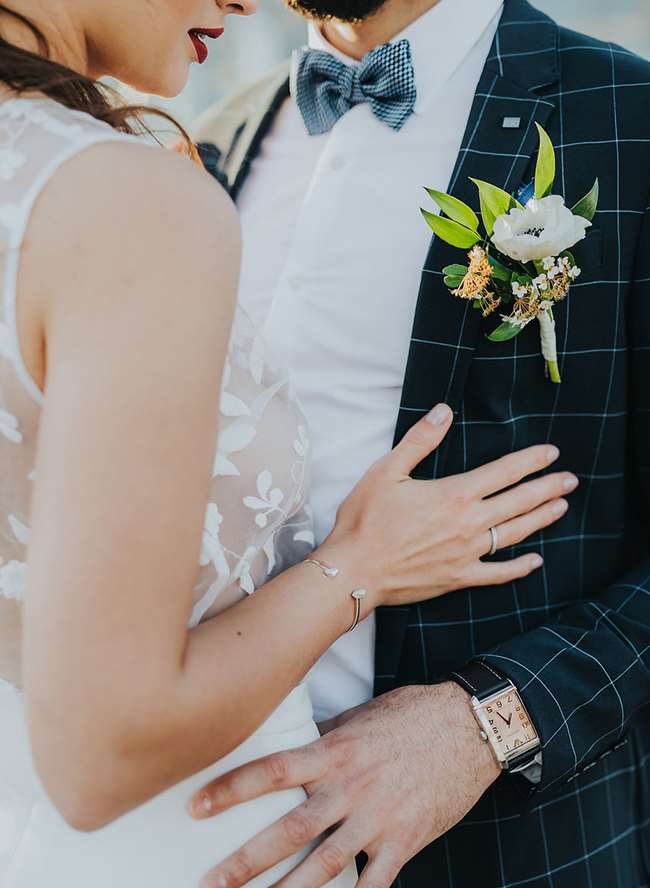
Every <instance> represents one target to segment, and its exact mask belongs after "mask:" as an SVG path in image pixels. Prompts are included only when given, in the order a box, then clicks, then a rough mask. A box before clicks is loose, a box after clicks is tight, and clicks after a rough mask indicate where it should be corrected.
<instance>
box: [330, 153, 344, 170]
mask: <svg viewBox="0 0 650 888" xmlns="http://www.w3.org/2000/svg"><path fill="white" fill-rule="evenodd" d="M344 166H345V158H344V157H341V155H340V154H339V155H337V156H336V157H333V158H332V160H331V161H330V168H331V169H333V170H342V169H343V167H344Z"/></svg>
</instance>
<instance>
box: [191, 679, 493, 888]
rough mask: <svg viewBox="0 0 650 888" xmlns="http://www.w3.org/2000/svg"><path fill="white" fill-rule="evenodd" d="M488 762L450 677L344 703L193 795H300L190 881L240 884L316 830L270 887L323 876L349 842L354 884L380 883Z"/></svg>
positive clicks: (205, 810) (453, 814)
mask: <svg viewBox="0 0 650 888" xmlns="http://www.w3.org/2000/svg"><path fill="white" fill-rule="evenodd" d="M500 773H501V772H500V769H499V767H498V765H497V764H496V762H495V760H494V757H493V755H492V753H491V751H490V748H489V747H488V745H487V744H486V743H484V742H483V741H482V740H481V739H480V736H479V729H478V727H477V724H476V721H475V720H474V717H473V715H472V712H471V709H470V705H469V696H468V695H467V694H466V693H465V691H463V690H462V689H461V688H460V687H459V686H457V685H455V684H453V683H451V682H449V683H446V684H441V685H435V686H433V687H419V686H413V687H406V688H400V689H398V690H396V691H392V692H390V693H389V694H385V695H384V696H383V697H379V698H377V699H376V700H373V701H371V702H370V703H368V704H367V705H365V706H360V707H358V708H356V709H354V710H351V711H350V712H349V713H345V714H344V715H343V716H341V717H340V718H339V719H338V720H337V721H336V727H334V728H333V730H331V731H330V733H328V734H326V735H325V736H324V737H322V738H321V739H320V740H317V741H316V742H315V743H312V744H311V745H309V746H305V747H302V748H300V749H295V750H290V751H287V752H281V753H276V754H274V755H271V756H268V757H267V758H264V759H260V760H259V761H256V762H251V763H250V764H248V765H244V766H243V767H241V768H238V769H237V770H236V771H232V772H231V773H230V774H226V775H224V776H223V777H220V778H219V779H217V780H215V781H214V782H213V783H211V784H209V785H208V786H207V787H206V788H205V789H204V790H202V791H201V792H200V793H199V794H198V795H197V796H196V798H195V799H194V802H193V806H192V811H193V813H194V815H195V816H197V817H200V818H205V817H210V816H213V815H215V814H219V813H220V812H221V811H224V810H225V809H227V808H230V807H232V806H233V805H237V804H239V803H241V802H244V801H248V800H250V799H254V798H257V797H258V796H261V795H264V794H265V793H269V792H273V791H277V790H282V789H289V788H292V787H297V786H304V788H305V791H306V792H307V796H308V799H307V801H306V802H304V803H303V804H302V805H300V806H299V807H298V808H296V809H295V810H294V811H292V812H291V813H290V814H287V815H286V816H285V817H284V818H282V819H281V820H279V821H278V822H277V823H275V824H273V826H271V827H269V828H268V829H266V830H265V831H264V832H262V833H260V834H259V835H257V836H256V837H255V838H253V839H251V840H250V841H249V842H248V843H247V844H246V845H244V846H243V848H241V849H240V850H239V851H238V852H237V853H236V854H233V855H232V856H231V857H229V858H227V859H226V860H224V861H223V863H221V864H220V865H219V866H218V867H216V869H214V870H212V872H211V873H209V874H208V875H207V876H206V878H205V880H204V882H202V888H236V886H240V885H245V884H246V883H247V882H248V881H250V880H251V879H252V878H254V877H255V876H257V875H258V874H259V873H262V872H264V871H265V870H267V869H269V868H270V867H272V866H274V865H275V864H276V863H279V862H280V861H281V860H284V859H285V858H287V857H289V856H290V855H292V854H294V853H295V852H297V851H300V850H301V849H302V848H304V847H305V846H307V845H309V844H310V843H311V842H312V841H313V840H314V839H315V838H317V837H318V836H321V835H323V834H324V833H326V832H328V831H331V832H330V834H329V835H328V837H327V838H325V839H324V841H323V842H322V844H320V845H319V846H318V847H317V848H316V849H315V850H314V851H312V853H311V854H310V855H309V856H308V857H307V858H306V859H305V860H304V861H303V862H302V863H301V864H300V865H299V866H297V867H296V868H295V869H294V870H293V871H292V872H290V873H289V874H288V875H287V876H285V877H284V878H283V879H281V880H280V881H279V882H278V883H277V886H278V888H280V886H281V888H317V886H320V885H325V884H327V882H329V881H330V880H331V879H333V878H335V876H337V875H338V874H339V873H341V872H342V871H343V870H344V869H345V867H346V866H348V865H349V864H350V863H352V862H353V861H354V859H355V857H356V855H357V854H358V853H359V852H360V851H365V852H366V853H367V855H368V858H369V862H368V865H367V867H366V869H365V870H364V872H363V875H362V876H361V878H360V880H359V883H358V888H389V886H390V885H392V883H393V881H394V880H395V879H396V877H397V874H398V873H399V871H400V869H401V868H402V867H403V866H404V864H405V863H407V861H409V860H410V859H411V858H412V857H414V856H415V855H416V854H417V853H418V852H419V851H421V850H422V848H424V847H426V845H428V844H429V843H430V842H432V841H433V840H434V839H436V838H438V837H439V836H441V835H442V834H443V833H445V832H447V830H449V829H450V828H451V827H452V826H454V825H455V824H456V823H458V821H459V820H461V819H462V818H463V817H464V816H465V814H467V812H468V811H469V810H470V809H471V808H473V807H474V805H475V804H476V802H477V801H478V800H479V798H480V797H481V796H482V795H483V793H484V792H485V790H486V789H487V788H488V787H489V786H490V784H491V783H493V782H494V781H495V780H496V779H497V777H498V776H499V774H500Z"/></svg>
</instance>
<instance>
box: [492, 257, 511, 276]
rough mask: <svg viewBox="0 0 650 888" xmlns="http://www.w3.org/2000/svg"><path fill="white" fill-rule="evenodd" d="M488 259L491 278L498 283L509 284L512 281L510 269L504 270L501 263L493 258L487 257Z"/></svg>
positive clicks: (504, 267)
mask: <svg viewBox="0 0 650 888" xmlns="http://www.w3.org/2000/svg"><path fill="white" fill-rule="evenodd" d="M488 258H489V262H490V265H491V266H492V277H493V278H496V279H497V280H498V281H507V282H510V280H511V279H512V272H511V271H510V269H509V268H506V266H505V265H504V264H503V262H499V260H498V259H495V258H494V256H489V257H488Z"/></svg>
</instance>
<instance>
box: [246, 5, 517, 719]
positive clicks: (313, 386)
mask: <svg viewBox="0 0 650 888" xmlns="http://www.w3.org/2000/svg"><path fill="white" fill-rule="evenodd" d="M501 10H502V0H439V2H438V3H437V5H436V6H434V7H433V8H432V9H431V10H429V11H428V12H427V13H426V14H425V15H423V16H422V17H421V18H420V19H418V20H417V21H415V22H414V23H413V24H411V25H410V26H409V27H408V28H407V29H406V30H405V31H404V32H403V33H402V34H400V35H399V36H398V37H396V38H395V40H399V39H404V38H406V39H408V40H409V41H410V43H411V49H412V54H413V64H414V69H415V79H416V87H417V102H416V106H415V111H414V114H413V115H412V117H411V118H409V120H408V121H407V123H406V124H405V126H404V128H403V129H402V130H401V131H399V132H395V131H394V130H392V129H390V128H389V127H388V126H386V125H385V124H383V123H381V122H380V121H378V120H377V119H376V118H375V117H374V116H373V114H372V112H371V110H370V108H369V106H368V105H367V104H362V105H357V106H355V107H354V108H352V109H351V110H350V111H349V112H348V113H347V114H346V115H345V116H344V117H342V118H341V119H340V120H339V121H338V122H337V124H336V125H335V126H334V128H333V129H332V130H331V132H329V133H327V134H325V135H321V136H309V135H308V134H307V131H306V129H305V126H304V123H303V121H302V118H301V116H300V112H299V111H298V108H297V107H296V105H295V103H294V102H293V101H292V100H287V101H286V102H285V104H284V105H283V106H282V108H281V109H280V112H279V113H278V115H277V118H276V120H275V122H274V125H273V127H272V129H271V131H270V133H269V135H268V136H267V137H266V139H265V140H264V143H263V145H262V149H261V152H260V154H259V156H258V157H257V159H256V160H255V162H254V164H253V166H252V169H251V173H250V175H249V177H248V180H247V182H246V185H245V186H244V189H243V191H242V194H241V199H240V210H241V216H242V225H243V233H244V257H243V273H242V282H241V301H242V303H243V305H244V307H245V308H246V309H247V310H248V311H249V313H250V314H251V315H252V317H253V320H254V321H256V322H257V323H258V324H259V325H260V326H263V325H266V332H267V336H268V339H269V342H270V345H271V347H272V348H273V349H274V350H275V351H276V353H278V354H279V355H281V356H283V358H284V360H285V362H286V363H288V365H289V369H290V371H291V373H292V376H293V380H294V384H295V386H296V388H297V390H298V394H299V396H300V399H301V401H302V403H303V406H304V408H305V412H306V414H307V418H308V420H309V423H310V426H311V433H312V437H313V479H312V495H311V504H312V507H313V510H314V519H315V529H316V539H317V542H318V543H320V542H321V541H322V540H323V539H324V538H325V537H326V536H327V534H328V533H329V532H330V530H331V528H332V526H333V524H334V520H335V516H336V511H337V508H338V506H339V505H340V503H341V502H342V501H343V500H344V499H345V497H346V496H347V495H348V494H349V493H350V491H351V490H352V488H353V487H354V485H355V484H356V483H357V481H358V480H359V479H360V478H361V476H362V475H363V474H364V473H365V472H366V470H367V469H368V468H369V467H370V465H371V464H372V463H373V462H374V461H375V460H376V459H378V458H379V457H381V456H382V455H384V454H385V453H387V452H388V451H389V450H390V448H391V446H392V442H393V435H394V431H395V421H396V418H397V412H398V408H399V404H400V398H401V391H402V384H403V380H404V373H405V369H406V361H407V356H408V349H409V340H410V335H411V329H412V324H413V316H414V312H415V304H416V300H417V295H418V289H419V283H420V277H421V273H422V267H423V264H424V261H425V258H426V254H427V250H428V248H429V243H430V235H431V233H430V230H429V229H428V227H427V225H426V224H425V223H424V221H423V219H422V217H421V215H420V211H419V207H420V206H425V207H428V208H429V209H433V206H432V205H431V201H430V199H429V198H428V196H427V195H426V193H425V192H424V190H423V188H424V186H429V187H433V188H437V189H440V190H443V191H444V190H446V189H447V187H448V185H449V181H450V178H451V175H452V172H453V169H454V166H455V163H456V159H457V156H458V151H459V148H460V145H461V141H462V138H463V134H464V131H465V126H466V124H467V119H468V116H469V112H470V109H471V105H472V100H473V97H474V93H475V91H476V86H477V83H478V81H479V78H480V75H481V72H482V70H483V67H484V64H485V61H486V59H487V56H488V53H489V50H490V46H491V43H492V40H493V38H494V35H495V32H496V28H497V24H498V20H499V18H500V14H501ZM309 44H310V46H311V47H312V48H317V49H321V50H326V51H328V52H331V53H332V54H333V55H335V56H337V57H338V58H340V59H342V60H344V61H345V62H346V63H348V64H354V62H353V61H351V60H350V59H348V58H346V57H345V56H343V55H342V54H341V53H339V52H337V50H335V49H334V48H333V47H332V46H331V45H330V44H329V43H327V42H326V41H325V39H324V38H323V36H322V35H321V34H320V32H319V31H318V30H317V28H316V27H315V26H313V25H312V26H311V27H310V35H309ZM386 520H387V521H390V520H391V516H390V515H387V516H386ZM359 557H360V558H361V557H363V556H362V554H361V553H360V555H359ZM352 614H353V609H352V603H351V604H350V617H352ZM374 641H375V632H374V618H373V617H371V618H369V619H368V620H366V621H365V622H364V623H362V624H361V625H360V626H359V627H358V628H357V629H356V630H355V631H354V632H353V633H351V634H349V635H345V636H343V638H341V639H340V640H339V641H338V642H337V643H336V644H335V645H334V646H333V647H332V648H331V649H330V650H329V651H328V652H327V653H326V654H325V656H324V657H323V658H322V659H321V660H320V662H319V663H318V664H317V665H316V667H315V668H314V670H313V671H312V673H311V675H310V676H309V686H310V690H311V694H312V699H313V702H314V709H315V714H316V718H317V719H318V720H320V719H323V718H330V717H332V716H334V715H336V714H338V713H340V712H342V711H343V710H345V709H348V708H349V707H351V706H356V705H358V704H359V703H363V702H365V701H367V700H368V699H369V698H370V697H371V696H372V689H373V672H374Z"/></svg>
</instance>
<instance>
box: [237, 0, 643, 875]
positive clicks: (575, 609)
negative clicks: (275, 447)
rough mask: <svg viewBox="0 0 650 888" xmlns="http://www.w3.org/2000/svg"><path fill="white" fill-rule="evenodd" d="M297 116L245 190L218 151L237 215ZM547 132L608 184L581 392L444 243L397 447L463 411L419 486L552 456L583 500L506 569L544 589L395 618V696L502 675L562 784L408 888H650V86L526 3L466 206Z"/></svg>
mask: <svg viewBox="0 0 650 888" xmlns="http://www.w3.org/2000/svg"><path fill="white" fill-rule="evenodd" d="M432 51H433V50H432ZM286 95H287V89H286V85H283V87H282V89H280V91H279V93H277V95H275V96H274V101H272V102H271V103H270V106H269V107H268V108H267V113H266V115H265V116H264V117H263V118H262V119H261V124H260V126H259V127H258V128H257V130H256V132H255V133H254V135H253V137H252V138H251V139H250V144H249V147H248V149H247V151H246V152H244V155H243V157H242V161H241V163H240V164H238V168H237V169H236V170H227V160H228V157H229V156H232V149H233V145H222V146H220V147H221V149H222V151H223V154H222V159H223V161H224V171H225V172H226V174H227V175H228V177H229V180H230V183H231V185H233V186H234V187H233V191H234V193H235V194H236V192H237V191H238V189H239V188H240V187H241V184H242V182H243V181H244V179H245V175H246V173H247V171H248V169H249V167H250V164H251V163H252V162H253V161H254V158H255V154H256V152H257V150H258V148H259V144H260V142H261V140H262V139H263V137H264V135H265V133H266V131H267V129H268V126H269V125H270V123H271V121H272V119H273V115H274V113H275V110H276V109H277V107H278V106H279V104H280V103H281V101H283V100H284V98H285V97H286ZM505 117H520V118H521V127H520V128H519V129H507V128H504V127H503V119H504V118H505ZM535 121H538V122H539V123H540V124H542V125H543V126H544V127H546V128H547V130H548V131H549V133H550V135H551V137H552V139H553V142H554V144H555V145H556V146H557V148H558V161H559V163H558V179H557V182H556V191H558V192H560V193H563V194H565V195H566V198H567V202H568V203H573V202H575V201H576V200H577V199H578V198H580V197H581V196H582V195H583V194H584V193H586V192H587V191H588V190H589V188H590V187H591V185H592V183H593V180H594V178H595V177H596V176H598V177H599V178H600V183H601V198H600V207H599V211H598V214H597V216H596V219H595V223H594V226H593V228H592V229H590V231H589V233H588V236H587V238H586V240H585V241H583V242H582V243H581V244H580V245H579V246H578V247H576V249H575V256H576V259H577V261H578V264H579V265H580V267H581V268H582V272H583V273H582V276H581V278H580V279H579V281H578V282H577V283H576V284H575V285H574V286H573V287H572V290H571V293H570V296H569V298H568V299H567V300H566V301H565V302H564V303H562V304H560V305H559V306H558V308H557V311H556V320H557V331H558V350H559V362H560V369H561V372H562V378H563V380H564V381H563V382H562V384H561V385H559V386H555V385H552V384H551V383H549V382H546V381H545V380H544V379H543V361H542V358H541V356H540V348H539V334H538V331H537V325H535V324H531V325H530V326H529V327H527V328H526V329H525V330H524V331H523V333H522V334H521V335H520V336H519V337H518V338H516V339H514V340H511V341H510V342H507V343H500V344H494V343H491V342H488V341H487V340H486V339H485V335H484V334H485V332H486V329H487V328H486V326H485V322H484V321H483V320H482V318H481V316H480V312H476V311H473V310H472V309H471V307H469V306H468V305H467V303H463V302H461V301H460V300H454V299H452V298H451V297H450V296H449V292H448V290H447V289H446V287H445V286H444V284H443V281H442V274H441V269H442V268H443V266H445V265H446V264H448V263H450V262H454V261H458V255H459V254H458V251H456V250H453V249H452V248H450V247H448V246H447V245H445V244H444V243H442V242H441V241H439V240H436V239H434V240H433V241H432V245H431V249H430V252H429V256H428V259H427V262H426V265H425V268H424V270H423V275H422V283H421V288H420V294H419V300H418V305H417V310H416V316H415V322H414V327H413V334H412V341H411V347H410V354H409V359H408V366H407V370H406V378H405V381H404V389H403V397H402V404H401V408H400V411H399V416H398V418H397V428H396V440H399V438H400V437H401V436H402V435H403V434H404V432H405V431H406V430H407V429H408V428H409V427H410V426H411V425H412V424H413V423H414V422H415V421H416V420H418V419H419V418H420V417H421V416H423V415H424V413H425V412H426V411H428V410H429V409H430V408H431V407H432V405H434V404H435V403H437V402H439V401H447V402H448V403H450V404H451V405H452V407H453V409H454V411H455V414H456V422H455V424H454V427H453V429H452V431H451V433H450V434H449V435H448V437H447V439H446V441H445V443H444V445H443V447H441V448H440V450H439V451H438V452H437V453H436V454H435V455H434V456H432V457H431V458H429V459H428V460H426V461H425V462H424V463H422V464H421V465H420V467H419V468H418V470H417V471H416V477H420V478H432V477H438V476H441V475H449V474H455V473H460V472H464V471H466V470H468V469H471V468H474V467H476V466H478V465H480V464H483V463H485V462H487V461H489V460H492V459H494V458H496V457H498V456H501V455H503V454H504V453H507V452H509V451H512V450H516V449H520V448H523V447H527V446H529V445H532V444H538V443H543V442H546V441H549V442H550V441H552V442H553V443H555V444H557V445H558V447H559V448H560V450H561V457H560V461H559V466H558V467H559V468H560V469H567V470H572V471H574V472H576V473H577V474H578V476H579V477H580V480H581V485H580V488H579V489H578V491H577V492H576V493H575V494H573V495H572V497H571V509H570V511H569V513H568V515H567V516H566V517H565V518H564V519H563V520H562V521H561V522H560V523H559V524H557V525H555V526H554V527H552V528H551V529H549V530H546V531H544V532H543V533H541V534H538V535H537V536H536V537H534V538H532V539H530V540H528V541H526V542H525V543H523V544H521V545H518V546H515V547H513V548H512V550H511V552H506V553H505V554H506V555H517V554H521V553H522V552H525V551H529V550H533V549H534V550H538V551H540V552H541V553H542V554H543V556H544V558H545V564H544V568H543V569H542V570H540V571H539V572H537V573H535V574H534V575H533V576H531V577H528V578H526V579H525V580H519V581H517V582H514V583H512V584H510V585H508V586H505V587H503V586H502V587H498V588H496V587H495V588H488V589H484V588H482V589H465V590H463V591H460V592H457V593H454V594H451V595H448V596H445V597H442V598H437V599H435V600H433V601H429V602H424V603H423V604H420V605H417V606H413V607H409V608H402V609H399V608H391V609H384V610H382V611H380V612H379V613H378V626H377V654H376V672H377V676H376V691H377V693H382V692H385V691H388V690H390V689H391V688H395V687H397V686H401V685H405V684H414V683H418V684H426V683H430V682H435V681H436V680H439V679H440V678H441V677H442V676H444V675H445V674H446V673H447V672H448V671H449V670H450V669H454V668H458V667H461V666H462V665H463V664H464V663H465V662H467V661H468V660H471V659H473V658H476V657H483V658H485V659H487V660H488V661H489V662H490V664H491V665H492V666H493V667H494V668H496V669H497V670H498V671H499V672H501V673H502V674H505V675H507V676H509V677H510V678H511V679H512V680H513V682H514V683H515V684H516V685H517V687H518V688H519V689H520V690H521V693H522V695H523V697H524V699H525V703H526V706H527V708H528V710H529V712H530V714H531V716H532V718H533V721H534V723H535V725H536V726H537V728H538V730H539V732H540V735H541V738H542V742H543V749H544V767H543V775H542V781H541V783H540V785H539V786H538V787H536V788H534V789H531V788H530V785H528V784H526V783H525V782H524V781H523V780H522V779H521V778H516V777H511V776H504V777H502V778H501V779H500V780H499V781H497V783H496V784H495V785H494V786H493V787H492V789H491V790H490V791H489V792H488V793H487V794H486V795H485V796H484V797H483V798H482V799H481V801H480V802H479V803H478V805H477V806H476V807H475V808H474V809H473V810H472V811H471V812H470V813H469V815H468V816H467V817H466V818H465V819H464V820H463V821H462V822H461V823H460V824H458V825H457V826H456V827H455V828H453V829H452V830H451V831H450V832H449V833H447V835H446V836H444V837H442V838H441V839H440V840H438V841H437V842H435V843H433V844H432V845H430V846H429V847H428V848H426V849H425V850H424V851H423V852H422V853H421V854H420V855H418V857H416V858H415V859H414V860H412V861H411V862H410V863H409V864H408V865H407V866H406V867H405V869H404V870H403V871H402V873H401V875H400V877H399V879H398V881H397V883H396V884H397V885H398V886H402V888H419V886H422V888H425V886H426V888H434V886H435V888H479V886H480V888H515V886H529V888H576V886H580V888H582V886H584V888H649V886H650V776H649V772H650V707H649V706H648V703H649V701H650V549H649V536H648V529H649V525H650V64H649V63H647V62H644V61H642V60H641V59H639V58H638V57H636V56H635V55H633V54H632V53H630V52H628V51H626V50H624V49H622V48H620V47H617V46H613V45H609V44H604V43H600V42H597V41H595V40H592V39H590V38H587V37H585V36H582V35H580V34H576V33H573V32H571V31H568V30H565V29H563V28H561V27H558V25H556V24H555V23H554V22H553V21H551V20H550V19H549V18H547V17H546V16H545V15H543V14H541V13H540V12H538V11H537V10H535V9H534V8H533V7H532V6H530V5H529V3H528V2H526V0H506V2H505V10H504V14H503V17H502V20H501V23H500V26H499V28H498V32H497V35H496V37H495V40H494V44H493V47H492V50H491V52H490V56H489V59H488V61H487V64H486V66H485V69H484V71H483V74H482V76H481V79H480V82H479V84H478V88H477V92H476V96H475V99H474V103H473V107H472V110H471V114H470V118H469V122H468V125H467V130H466V133H465V137H464V140H463V144H462V149H461V152H460V155H459V158H458V163H457V166H456V170H455V172H454V174H453V179H452V182H451V186H450V190H451V191H452V192H453V193H454V194H456V195H457V196H458V197H460V198H461V199H464V200H465V201H467V202H470V203H472V204H474V205H475V204H476V196H475V190H474V188H473V186H472V185H471V184H470V183H469V182H468V177H469V176H473V177H475V178H479V179H485V180H488V181H490V182H494V183H495V184H498V185H501V186H502V187H504V188H505V189H507V190H508V191H510V192H514V191H516V190H517V189H518V188H519V187H520V186H521V185H522V184H526V183H528V182H529V181H530V180H531V179H532V176H533V170H534V154H535V150H536V147H537V132H536V128H535V126H534V123H535ZM244 129H245V121H242V126H240V127H239V128H238V129H237V131H236V138H239V137H241V135H242V132H244ZM423 184H426V183H423ZM554 468H555V467H554Z"/></svg>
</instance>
